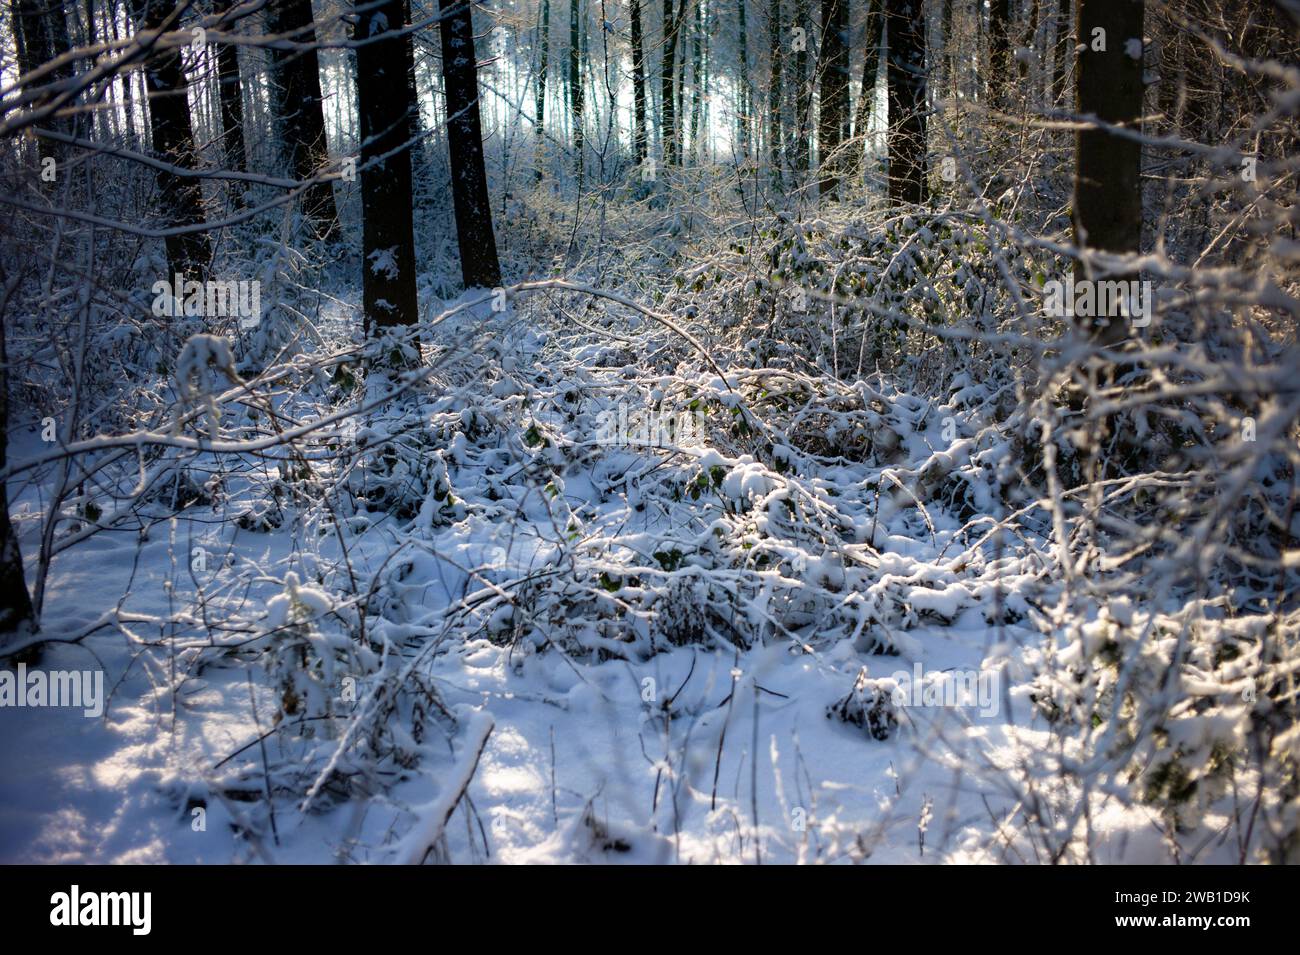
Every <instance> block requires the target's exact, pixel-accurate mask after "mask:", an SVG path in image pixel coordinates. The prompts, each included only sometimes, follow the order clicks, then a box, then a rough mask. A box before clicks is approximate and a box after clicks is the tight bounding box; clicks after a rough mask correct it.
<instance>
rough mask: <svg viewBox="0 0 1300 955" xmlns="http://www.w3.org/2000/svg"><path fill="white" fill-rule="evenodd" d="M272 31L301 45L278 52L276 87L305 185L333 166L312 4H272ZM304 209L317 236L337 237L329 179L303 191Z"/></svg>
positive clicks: (290, 149)
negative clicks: (330, 161) (322, 98)
mask: <svg viewBox="0 0 1300 955" xmlns="http://www.w3.org/2000/svg"><path fill="white" fill-rule="evenodd" d="M386 7H387V5H385V8H386ZM363 19H365V20H366V21H367V22H371V21H373V19H374V18H373V15H372V14H369V13H366V14H364V15H363ZM267 28H268V29H269V30H270V31H271V32H272V33H274V34H276V35H278V36H281V37H282V38H283V39H285V40H288V41H289V42H291V43H294V44H296V46H295V48H294V49H275V50H273V52H272V61H273V63H274V64H275V82H274V83H273V84H272V89H273V95H274V97H275V102H276V112H277V114H278V115H279V118H280V122H281V123H282V133H283V136H284V142H285V148H286V151H287V153H288V159H289V167H290V169H292V170H293V175H294V178H296V179H298V180H299V181H302V182H306V181H308V180H310V179H314V178H315V177H316V176H318V175H319V174H320V172H321V169H322V167H324V166H325V165H326V164H327V163H328V162H329V148H328V143H327V142H326V139H325V112H324V110H323V108H322V106H321V89H320V64H319V62H318V61H317V57H316V45H315V44H316V27H315V26H314V21H313V19H312V9H311V0H269V3H268V5H267ZM302 211H303V215H304V216H305V217H306V218H307V220H308V221H309V222H310V223H311V226H312V228H313V230H314V231H315V233H316V235H317V237H318V238H321V239H326V240H329V239H334V238H337V237H338V235H339V221H338V218H339V217H338V210H337V209H336V207H335V205H334V189H333V187H332V186H331V185H330V183H329V182H328V181H325V182H315V183H312V184H311V185H310V186H308V187H307V188H306V189H305V190H304V191H303V195H302Z"/></svg>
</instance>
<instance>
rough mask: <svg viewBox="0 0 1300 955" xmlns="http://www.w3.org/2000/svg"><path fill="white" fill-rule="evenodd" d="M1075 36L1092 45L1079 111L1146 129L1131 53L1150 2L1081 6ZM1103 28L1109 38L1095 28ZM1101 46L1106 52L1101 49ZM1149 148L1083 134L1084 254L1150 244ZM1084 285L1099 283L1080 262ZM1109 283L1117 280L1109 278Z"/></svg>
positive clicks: (1077, 195) (1079, 181)
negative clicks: (1145, 223) (1145, 185)
mask: <svg viewBox="0 0 1300 955" xmlns="http://www.w3.org/2000/svg"><path fill="white" fill-rule="evenodd" d="M1076 8H1077V19H1076V20H1075V35H1076V36H1078V37H1079V38H1080V42H1082V43H1085V44H1087V46H1085V47H1084V48H1083V49H1082V50H1081V51H1080V52H1079V56H1078V62H1077V70H1078V80H1077V82H1076V87H1077V92H1076V96H1077V110H1078V113H1079V115H1080V116H1081V117H1083V118H1084V119H1088V118H1093V117H1095V118H1096V119H1097V120H1100V121H1102V122H1104V123H1107V124H1109V125H1111V126H1119V127H1123V128H1125V129H1128V130H1132V131H1137V132H1140V131H1141V121H1142V93H1143V86H1142V58H1141V57H1140V56H1138V57H1134V56H1130V55H1129V52H1130V51H1129V49H1128V48H1127V47H1128V45H1129V44H1130V43H1131V42H1132V41H1133V40H1135V39H1136V40H1137V42H1139V43H1140V42H1141V40H1142V27H1143V12H1144V10H1143V3H1142V0H1078V2H1077V4H1076ZM1098 29H1100V30H1102V31H1103V33H1102V34H1101V40H1100V41H1099V40H1098V39H1097V36H1098V35H1097V34H1095V33H1094V31H1095V30H1098ZM1098 42H1102V43H1104V46H1105V49H1104V50H1099V49H1096V45H1097V44H1098ZM1141 169H1142V146H1141V144H1140V143H1138V142H1135V141H1134V140H1132V139H1129V138H1127V137H1124V136H1119V135H1116V134H1115V133H1112V132H1110V131H1108V130H1105V129H1095V128H1090V129H1082V130H1080V131H1079V132H1078V133H1076V134H1075V173H1074V235H1075V244H1076V245H1078V246H1080V247H1081V248H1086V249H1097V250H1102V251H1105V252H1113V253H1117V254H1118V253H1135V252H1137V251H1138V249H1139V247H1140V245H1141V239H1142V183H1141ZM1075 275H1076V277H1077V278H1078V279H1087V278H1091V277H1092V276H1091V269H1089V267H1088V266H1087V264H1086V263H1085V262H1083V261H1079V262H1077V263H1076V264H1075ZM1108 278H1111V277H1110V276H1108ZM1090 331H1091V332H1092V333H1093V334H1094V335H1096V336H1097V337H1098V338H1099V339H1100V340H1101V341H1102V342H1103V343H1106V344H1114V343H1116V342H1118V341H1121V340H1122V339H1123V338H1124V336H1125V335H1126V334H1127V330H1126V329H1125V328H1124V326H1123V324H1122V323H1121V322H1120V321H1119V320H1117V319H1113V320H1111V321H1110V322H1109V323H1108V324H1107V325H1105V326H1101V325H1094V326H1093V327H1092V328H1091V329H1090Z"/></svg>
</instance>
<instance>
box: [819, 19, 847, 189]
mask: <svg viewBox="0 0 1300 955" xmlns="http://www.w3.org/2000/svg"><path fill="white" fill-rule="evenodd" d="M848 32H849V3H848V0H822V50H821V63H822V77H821V84H822V95H821V99H820V102H819V106H820V110H819V113H818V117H817V154H818V158H819V160H820V163H821V195H822V196H823V197H825V198H828V199H834V198H835V197H836V196H837V195H838V194H839V188H840V175H841V173H842V168H841V167H842V165H843V157H842V156H840V154H839V153H840V145H841V143H842V141H843V137H844V127H845V126H846V125H848V115H849V42H848V35H847V34H848Z"/></svg>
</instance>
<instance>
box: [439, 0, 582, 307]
mask: <svg viewBox="0 0 1300 955" xmlns="http://www.w3.org/2000/svg"><path fill="white" fill-rule="evenodd" d="M574 6H575V7H576V6H577V0H574ZM439 9H440V10H441V11H442V14H443V16H442V21H441V23H440V24H439V27H440V31H441V34H442V85H443V89H444V90H445V92H446V97H447V150H448V153H449V155H450V157H451V194H452V200H453V202H454V204H455V207H456V238H457V240H458V241H459V245H460V274H461V278H462V279H463V281H464V283H465V287H466V288H476V287H477V288H496V287H497V286H499V285H500V284H501V265H500V263H499V262H498V261H497V244H496V236H495V234H494V233H493V231H492V203H491V200H490V199H489V198H488V184H487V169H486V166H485V165H484V162H483V128H482V124H481V122H480V120H479V92H478V60H477V57H476V54H475V52H474V22H473V16H472V14H471V12H470V11H471V9H472V8H471V6H470V2H469V0H440V4H439ZM570 69H571V70H572V69H573V67H572V64H571V65H570ZM571 79H576V77H571ZM573 85H574V87H575V88H577V89H579V90H580V89H581V86H582V84H581V83H578V82H574V84H573ZM581 102H582V101H581V94H579V100H578V103H579V111H578V113H577V114H576V115H575V116H574V128H575V129H577V128H580V125H581V119H582V114H581ZM577 138H578V142H579V143H581V136H580V135H579V136H578V137H577ZM579 168H581V166H579Z"/></svg>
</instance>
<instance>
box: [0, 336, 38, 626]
mask: <svg viewBox="0 0 1300 955" xmlns="http://www.w3.org/2000/svg"><path fill="white" fill-rule="evenodd" d="M8 449H9V357H8V354H7V353H6V351H5V330H4V323H3V322H2V321H0V471H3V470H4V469H5V467H6V466H7V465H6V455H7V454H8ZM35 628H36V620H35V615H34V614H33V612H32V599H31V596H30V595H29V594H28V593H27V581H26V580H25V579H24V577H23V557H22V553H21V552H20V551H19V550H18V536H17V535H16V534H15V533H14V528H13V525H12V524H11V523H10V522H9V491H8V487H7V485H6V482H4V481H0V651H3V649H4V645H5V643H7V642H8V641H10V640H12V639H14V638H16V637H23V636H25V635H26V634H27V633H30V632H31V631H32V630H34V629H35Z"/></svg>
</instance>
